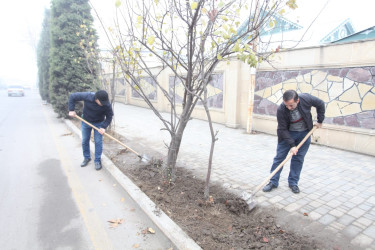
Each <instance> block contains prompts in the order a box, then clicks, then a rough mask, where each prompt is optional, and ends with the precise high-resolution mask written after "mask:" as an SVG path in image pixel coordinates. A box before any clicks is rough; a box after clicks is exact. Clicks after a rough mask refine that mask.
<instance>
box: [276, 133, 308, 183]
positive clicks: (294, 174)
mask: <svg viewBox="0 0 375 250" xmlns="http://www.w3.org/2000/svg"><path fill="white" fill-rule="evenodd" d="M308 132H309V131H308V130H306V131H302V132H299V131H289V133H290V135H291V136H292V138H293V139H294V141H295V143H296V145H298V144H299V143H300V142H301V141H302V140H303V138H304V137H305V136H306V135H307V133H308ZM310 143H311V139H310V137H309V139H307V140H306V141H305V143H304V144H303V145H302V146H301V147H300V149H299V150H298V153H297V155H294V156H293V157H292V160H291V162H290V171H289V177H288V182H289V186H298V181H299V176H300V174H301V170H302V166H303V161H304V159H305V155H306V153H307V150H308V149H309V147H310ZM289 150H290V145H289V144H288V143H286V142H285V140H283V141H281V142H279V143H278V144H277V150H276V156H275V158H274V159H273V164H272V168H271V173H272V171H273V170H275V169H276V168H277V166H279V165H280V163H281V162H282V161H283V160H285V158H286V157H287V155H288V153H289ZM282 170H283V168H281V169H280V170H279V171H278V172H277V173H276V174H275V175H274V176H273V177H272V178H271V180H270V182H271V183H272V184H273V185H275V186H276V187H277V186H279V179H280V174H281V171H282Z"/></svg>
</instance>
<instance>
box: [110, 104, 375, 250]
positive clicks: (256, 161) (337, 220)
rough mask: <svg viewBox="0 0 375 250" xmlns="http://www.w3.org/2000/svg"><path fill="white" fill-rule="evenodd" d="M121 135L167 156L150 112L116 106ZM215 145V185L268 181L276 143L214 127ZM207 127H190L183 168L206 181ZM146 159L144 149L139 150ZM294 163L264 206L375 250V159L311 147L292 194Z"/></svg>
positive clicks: (196, 123)
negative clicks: (305, 219) (297, 190)
mask: <svg viewBox="0 0 375 250" xmlns="http://www.w3.org/2000/svg"><path fill="white" fill-rule="evenodd" d="M114 112H115V125H116V132H118V133H120V134H122V135H124V136H125V137H126V138H127V139H129V140H136V141H137V142H138V143H140V144H141V145H144V146H145V147H146V148H150V149H152V150H155V151H158V152H160V153H162V154H163V155H166V153H167V148H166V146H165V144H168V143H169V140H170V139H169V135H168V133H167V132H166V131H164V130H160V129H161V128H163V124H162V123H161V121H160V120H159V119H158V118H157V117H156V116H155V115H154V114H153V112H152V111H151V110H149V109H145V108H139V107H136V106H131V105H124V104H121V103H116V105H115V110H114ZM163 115H165V116H166V117H167V116H168V114H166V113H165V114H163ZM214 129H215V130H218V131H219V133H218V138H219V140H218V141H217V142H216V145H215V152H214V160H213V174H212V181H217V182H219V183H222V184H225V185H227V186H230V187H231V188H234V189H237V188H239V187H240V188H241V189H245V190H247V191H248V192H251V191H252V190H254V189H255V187H256V186H257V185H259V184H260V183H261V182H262V181H263V180H264V179H265V178H266V177H267V176H268V175H269V171H270V167H271V164H272V160H273V157H274V156H275V152H276V144H277V137H276V136H272V135H266V134H252V135H250V134H246V133H245V130H243V129H231V128H227V127H225V126H224V125H220V124H214ZM210 141H211V138H210V134H209V128H208V124H207V122H206V121H202V120H197V119H193V120H191V121H190V122H189V123H188V126H187V128H186V130H185V133H184V137H183V141H182V145H181V148H180V153H179V158H178V163H179V165H183V166H184V167H186V168H188V169H190V170H192V171H194V172H195V173H196V175H197V176H199V177H202V178H203V177H205V175H206V171H207V162H208V156H209V148H210ZM138 150H139V152H140V153H142V149H138ZM288 173H289V163H288V164H286V168H285V170H284V171H283V172H282V174H281V178H280V185H279V188H278V189H276V190H274V191H272V192H270V193H264V192H262V191H260V192H259V193H258V194H257V197H256V199H257V201H258V202H259V203H260V206H274V207H277V208H280V209H283V210H285V211H287V212H289V213H292V214H296V215H299V216H301V215H302V216H303V214H304V213H307V214H308V218H309V219H310V220H312V221H314V222H318V223H320V224H322V225H324V226H325V228H327V229H329V230H332V231H333V232H335V233H337V234H338V235H340V234H342V235H345V236H346V237H348V238H350V239H352V244H354V245H357V246H360V247H361V248H368V249H375V157H372V156H367V155H362V154H358V153H353V152H348V151H343V150H338V149H333V148H328V147H324V146H318V145H314V144H312V145H311V146H310V149H309V152H308V153H307V155H306V158H305V164H304V169H303V170H302V174H301V180H300V183H299V187H300V189H301V193H300V194H293V193H292V192H291V191H290V189H289V187H288V183H287V177H288Z"/></svg>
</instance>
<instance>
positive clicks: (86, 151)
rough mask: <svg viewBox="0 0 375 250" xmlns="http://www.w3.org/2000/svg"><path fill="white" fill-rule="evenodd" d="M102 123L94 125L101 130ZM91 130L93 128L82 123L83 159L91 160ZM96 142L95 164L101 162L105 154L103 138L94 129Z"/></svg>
mask: <svg viewBox="0 0 375 250" xmlns="http://www.w3.org/2000/svg"><path fill="white" fill-rule="evenodd" d="M101 124H102V123H101V122H98V123H92V125H94V126H95V127H97V128H100V125H101ZM91 130H93V128H92V127H90V126H89V125H87V124H86V123H84V122H81V131H82V150H83V157H85V159H91V155H90V137H91ZM94 141H95V160H94V161H95V162H100V158H101V156H102V152H103V136H102V135H101V134H100V133H99V132H98V131H96V130H95V129H94Z"/></svg>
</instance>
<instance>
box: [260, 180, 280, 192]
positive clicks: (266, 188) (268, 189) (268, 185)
mask: <svg viewBox="0 0 375 250" xmlns="http://www.w3.org/2000/svg"><path fill="white" fill-rule="evenodd" d="M274 188H277V187H276V186H275V185H273V183H272V182H270V183H268V184H267V185H266V186H265V187H264V188H263V192H270V191H271V190H272V189H274Z"/></svg>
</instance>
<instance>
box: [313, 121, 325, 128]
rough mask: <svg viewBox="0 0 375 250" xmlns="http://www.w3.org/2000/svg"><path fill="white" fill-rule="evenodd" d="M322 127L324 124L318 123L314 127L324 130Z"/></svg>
mask: <svg viewBox="0 0 375 250" xmlns="http://www.w3.org/2000/svg"><path fill="white" fill-rule="evenodd" d="M322 125H323V124H322V123H318V122H317V123H315V124H314V126H316V127H317V128H322Z"/></svg>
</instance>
